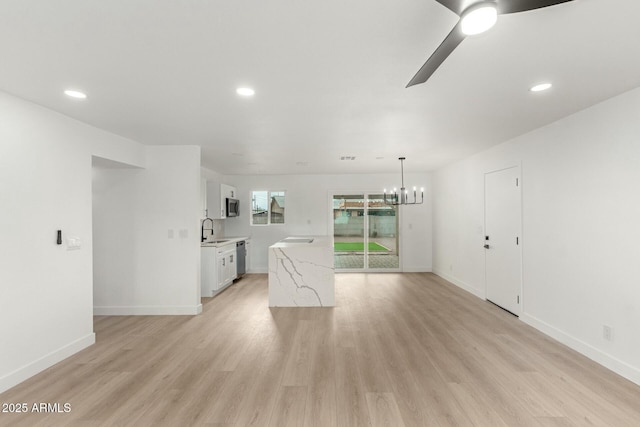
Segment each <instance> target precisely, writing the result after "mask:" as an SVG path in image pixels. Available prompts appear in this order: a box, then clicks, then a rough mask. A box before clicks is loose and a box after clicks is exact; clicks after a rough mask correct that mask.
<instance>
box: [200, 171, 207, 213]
mask: <svg viewBox="0 0 640 427" xmlns="http://www.w3.org/2000/svg"><path fill="white" fill-rule="evenodd" d="M200 209H201V211H200V215H202V217H201V218H202V219H204V218H206V217H207V180H206V179H204V178H201V179H200Z"/></svg>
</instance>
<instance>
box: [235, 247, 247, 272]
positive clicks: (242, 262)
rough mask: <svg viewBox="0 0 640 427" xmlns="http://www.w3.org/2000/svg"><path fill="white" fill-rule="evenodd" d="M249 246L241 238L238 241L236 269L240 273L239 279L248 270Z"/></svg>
mask: <svg viewBox="0 0 640 427" xmlns="http://www.w3.org/2000/svg"><path fill="white" fill-rule="evenodd" d="M246 260H247V248H246V246H245V244H244V240H240V241H239V242H237V243H236V269H237V273H238V279H239V278H241V277H242V276H243V275H244V273H245V272H246V270H247V267H246Z"/></svg>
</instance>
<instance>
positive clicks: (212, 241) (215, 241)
mask: <svg viewBox="0 0 640 427" xmlns="http://www.w3.org/2000/svg"><path fill="white" fill-rule="evenodd" d="M228 241H229V239H226V240H211V241H210V242H209V243H224V242H228Z"/></svg>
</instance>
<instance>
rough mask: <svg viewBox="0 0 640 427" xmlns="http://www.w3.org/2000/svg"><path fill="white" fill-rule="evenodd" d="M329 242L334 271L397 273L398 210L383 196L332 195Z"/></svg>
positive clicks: (375, 194) (398, 264)
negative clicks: (331, 219) (382, 271)
mask: <svg viewBox="0 0 640 427" xmlns="http://www.w3.org/2000/svg"><path fill="white" fill-rule="evenodd" d="M332 215H333V240H334V258H335V267H336V270H342V271H362V270H367V271H374V270H375V271H378V270H392V271H393V270H398V269H399V268H400V256H399V255H400V254H399V250H398V247H399V244H398V209H397V206H389V205H387V204H385V203H384V199H383V194H381V193H380V194H378V193H371V194H369V193H360V194H357V193H354V194H334V195H333V197H332Z"/></svg>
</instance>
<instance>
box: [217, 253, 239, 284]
mask: <svg viewBox="0 0 640 427" xmlns="http://www.w3.org/2000/svg"><path fill="white" fill-rule="evenodd" d="M218 249H219V252H218V289H222V288H224V287H225V286H226V285H228V284H230V283H231V282H233V279H235V278H236V277H238V273H237V269H236V245H235V243H234V244H232V245H227V246H223V247H221V248H218Z"/></svg>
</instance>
